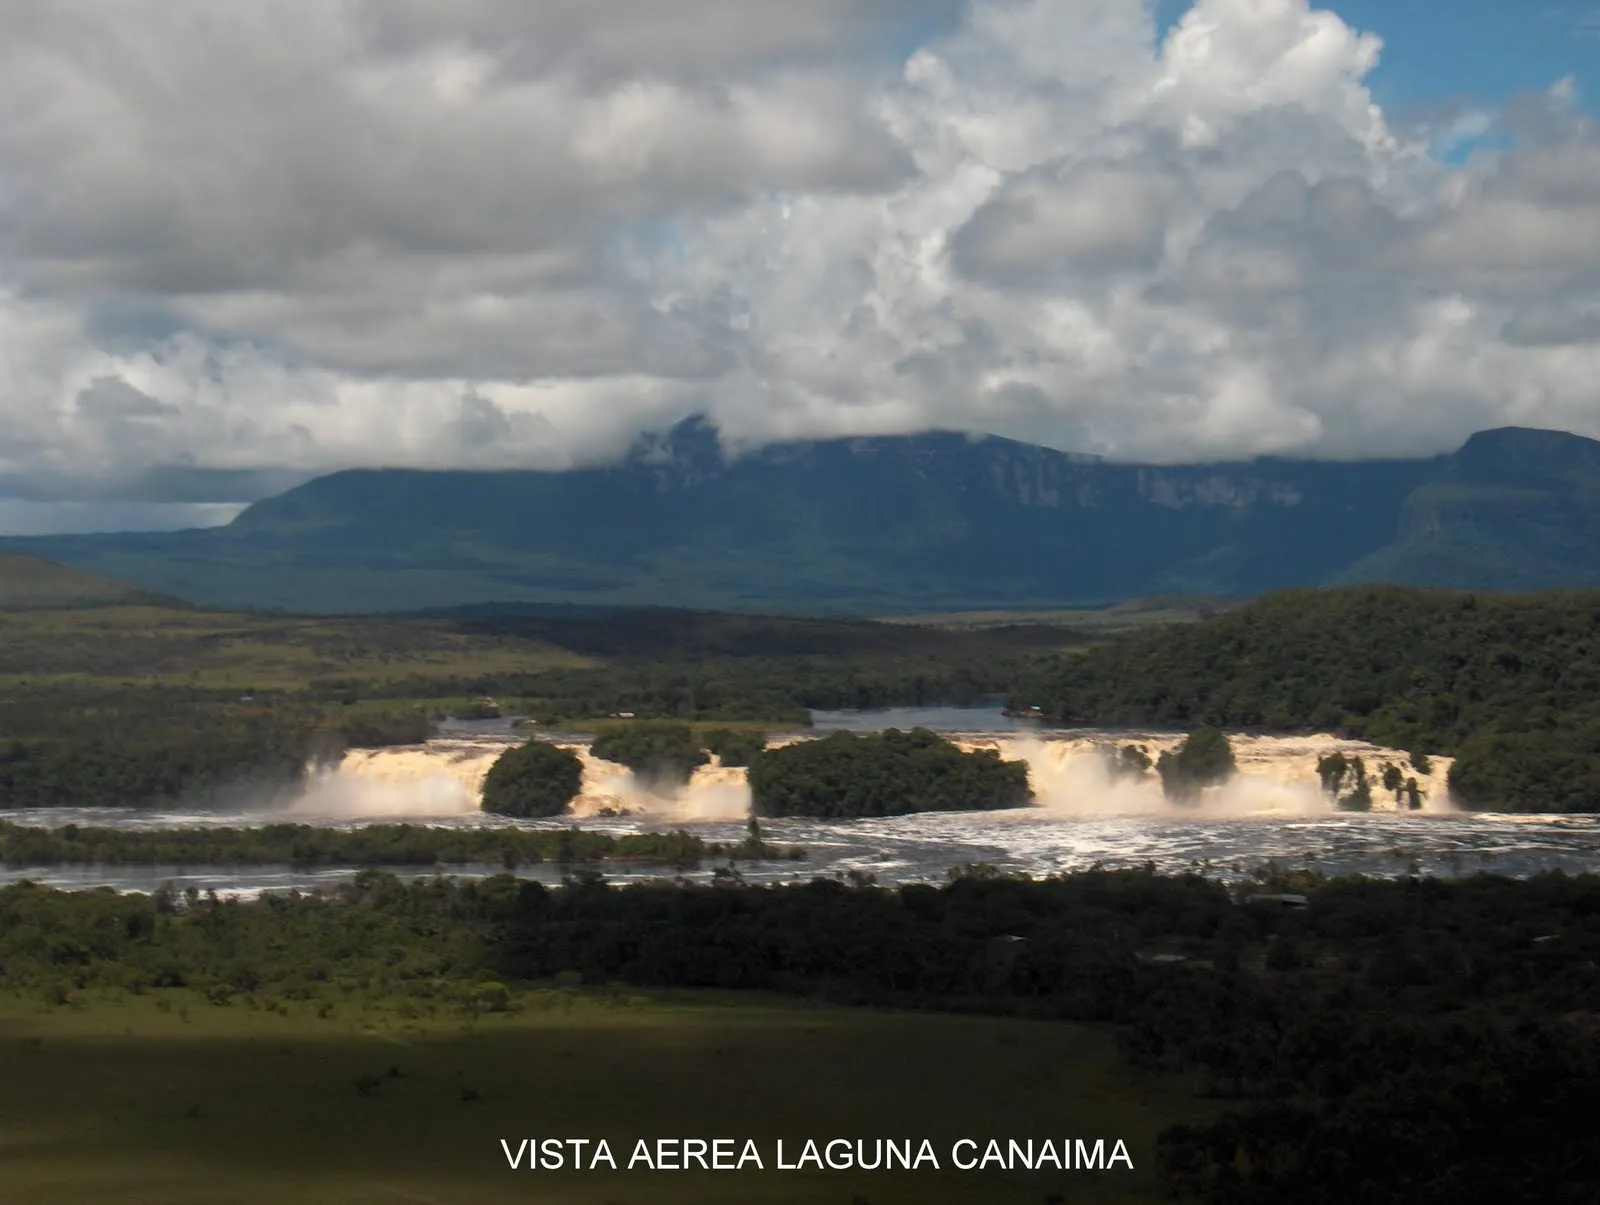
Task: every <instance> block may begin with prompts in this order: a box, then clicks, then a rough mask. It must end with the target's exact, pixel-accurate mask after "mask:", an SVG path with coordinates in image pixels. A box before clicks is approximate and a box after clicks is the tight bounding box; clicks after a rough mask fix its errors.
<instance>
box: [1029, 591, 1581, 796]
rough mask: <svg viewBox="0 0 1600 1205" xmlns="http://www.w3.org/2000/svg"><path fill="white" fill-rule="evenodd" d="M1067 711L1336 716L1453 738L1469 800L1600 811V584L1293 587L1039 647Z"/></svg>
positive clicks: (1454, 785) (1045, 695)
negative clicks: (1062, 650) (1213, 611)
mask: <svg viewBox="0 0 1600 1205" xmlns="http://www.w3.org/2000/svg"><path fill="white" fill-rule="evenodd" d="M1011 703H1012V705H1013V706H1015V707H1018V708H1028V707H1033V706H1037V707H1040V708H1041V709H1042V710H1043V712H1044V714H1045V715H1047V716H1048V717H1050V718H1052V719H1054V720H1056V721H1058V722H1063V723H1069V724H1071V723H1092V724H1097V725H1160V726H1173V727H1186V728H1193V727H1199V726H1213V727H1219V728H1234V729H1265V730H1270V731H1311V730H1314V731H1327V732H1334V733H1338V734H1340V735H1343V736H1348V737H1352V738H1359V739H1364V740H1369V741H1373V742H1375V743H1378V744H1383V745H1389V746H1392V747H1395V748H1399V749H1407V750H1416V751H1420V752H1422V753H1443V754H1453V755H1455V757H1456V762H1455V764H1454V766H1453V767H1452V771H1451V779H1450V785H1451V790H1452V791H1453V792H1454V794H1455V795H1456V797H1457V798H1458V799H1460V800H1462V801H1463V802H1465V803H1468V804H1470V805H1474V806H1479V807H1486V808H1505V809H1509V810H1514V811H1573V812H1576V811H1600V591H1592V590H1591V591H1554V592H1547V593H1542V594H1528V595H1517V596H1499V595H1491V594H1456V593H1449V592H1444V591H1428V590H1410V589H1402V588H1399V587H1386V586H1385V587H1366V588H1361V589H1353V590H1290V591H1284V592H1282V593H1278V594H1272V595H1268V596H1267V597H1265V598H1262V599H1259V600H1257V601H1256V602H1254V603H1251V604H1249V605H1247V606H1243V607H1240V608H1237V609H1235V610H1232V611H1229V612H1227V613H1225V614H1222V615H1219V616H1216V617H1214V618H1212V619H1208V620H1206V621H1205V622H1203V623H1200V624H1194V625H1185V626H1183V627H1172V628H1164V629H1161V630H1157V631H1151V632H1143V633H1137V634H1133V635H1127V636H1122V637H1119V638H1118V639H1116V640H1114V641H1112V642H1110V643H1108V644H1105V645H1102V646H1100V647H1098V648H1093V649H1090V650H1088V651H1086V652H1084V653H1082V654H1077V655H1073V656H1071V657H1059V658H1055V659H1052V660H1050V661H1047V662H1043V663H1041V664H1040V665H1039V666H1037V667H1036V668H1035V669H1034V670H1032V671H1031V672H1028V673H1025V674H1024V675H1023V676H1022V677H1021V678H1020V679H1019V681H1018V683H1017V684H1016V685H1015V686H1014V688H1013V690H1012V692H1011Z"/></svg>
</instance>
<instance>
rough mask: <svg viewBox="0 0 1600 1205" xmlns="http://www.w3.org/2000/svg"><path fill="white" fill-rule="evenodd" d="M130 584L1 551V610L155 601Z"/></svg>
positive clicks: (148, 593) (35, 558) (152, 597)
mask: <svg viewBox="0 0 1600 1205" xmlns="http://www.w3.org/2000/svg"><path fill="white" fill-rule="evenodd" d="M154 597H155V596H154V595H152V594H151V593H150V592H149V591H147V590H143V589H141V588H140V587H138V586H134V585H130V584H129V583H127V582H119V581H115V580H113V579H112V578H109V577H101V576H100V575H99V574H95V573H84V572H82V571H80V570H77V569H69V568H67V567H66V566H65V565H57V564H55V563H54V562H51V561H45V560H40V559H39V558H38V557H34V556H21V555H18V554H16V553H10V552H0V610H23V609H26V610H34V609H36V608H44V607H52V608H53V607H82V606H97V605H100V604H105V603H130V602H138V601H141V600H152V601H153V600H154Z"/></svg>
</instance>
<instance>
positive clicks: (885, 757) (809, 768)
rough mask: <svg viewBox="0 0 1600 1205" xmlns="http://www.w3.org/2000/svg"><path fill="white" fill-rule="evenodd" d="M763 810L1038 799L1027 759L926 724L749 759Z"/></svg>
mask: <svg viewBox="0 0 1600 1205" xmlns="http://www.w3.org/2000/svg"><path fill="white" fill-rule="evenodd" d="M750 793H751V799H752V807H753V809H754V811H755V812H756V813H757V814H758V815H762V816H898V815H902V814H904V813H907V812H959V811H978V810H981V809H987V808H1014V807H1023V806H1025V805H1026V804H1028V803H1029V802H1030V801H1031V800H1032V798H1033V792H1032V790H1031V789H1030V788H1029V786H1028V767H1027V765H1026V763H1024V762H1008V761H1002V760H1001V759H1000V754H999V753H998V752H996V751H995V750H993V749H980V750H978V751H976V752H972V753H965V752H963V751H962V750H960V749H958V748H956V746H955V745H953V744H951V743H950V742H949V741H947V740H945V739H944V738H943V737H941V736H939V735H938V734H937V733H934V732H930V731H928V730H927V729H926V728H914V729H912V730H911V731H910V732H900V731H898V730H896V729H893V728H891V729H889V730H888V731H887V732H883V733H875V734H872V735H868V736H857V735H855V734H854V733H850V732H836V733H834V734H832V735H831V736H827V737H824V738H823V739H821V740H816V741H800V742H798V743H796V744H793V745H785V746H783V747H781V748H777V749H768V750H766V751H765V752H764V753H762V754H761V755H760V756H759V757H757V758H756V759H755V760H754V761H753V762H752V763H751V765H750Z"/></svg>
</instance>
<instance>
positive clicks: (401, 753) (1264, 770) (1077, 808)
mask: <svg viewBox="0 0 1600 1205" xmlns="http://www.w3.org/2000/svg"><path fill="white" fill-rule="evenodd" d="M799 739H807V738H799ZM1230 739H1231V743H1232V746H1233V751H1234V757H1235V760H1236V762H1237V764H1238V773H1237V774H1236V775H1235V776H1234V778H1233V779H1232V780H1230V781H1229V782H1227V783H1224V784H1222V785H1220V786H1215V787H1208V788H1206V789H1205V791H1204V792H1202V794H1201V797H1200V799H1199V801H1198V802H1197V803H1196V804H1195V805H1192V806H1191V807H1188V808H1185V809H1184V811H1186V812H1192V811H1194V810H1199V811H1201V812H1204V813H1206V814H1215V815H1219V816H1249V815H1266V816H1270V815H1285V816H1288V815H1315V814H1325V813H1327V812H1329V811H1332V810H1333V809H1334V807H1335V804H1334V802H1333V801H1332V800H1331V799H1330V798H1329V797H1328V796H1327V795H1325V794H1324V793H1323V791H1322V787H1321V783H1320V782H1319V781H1318V778H1317V759H1318V758H1320V757H1323V756H1326V755H1328V754H1331V753H1334V752H1340V753H1343V754H1344V755H1345V757H1346V758H1355V757H1360V758H1361V759H1362V761H1363V762H1364V764H1365V765H1366V768H1367V774H1368V776H1369V778H1370V779H1371V780H1372V807H1373V810H1374V811H1393V810H1395V801H1394V797H1393V795H1392V794H1391V793H1390V792H1388V791H1385V790H1384V789H1383V786H1382V783H1381V776H1382V771H1383V767H1384V766H1385V765H1386V764H1392V765H1395V766H1397V767H1398V768H1399V769H1400V770H1401V772H1402V773H1403V774H1404V775H1405V776H1406V777H1408V778H1415V779H1416V780H1417V785H1418V788H1419V790H1420V792H1421V795H1422V801H1423V808H1424V810H1426V811H1432V812H1437V811H1447V810H1450V809H1451V804H1450V797H1449V787H1448V776H1449V772H1450V760H1451V759H1449V758H1445V757H1435V758H1433V759H1432V766H1431V767H1430V772H1429V773H1428V774H1426V775H1423V774H1419V773H1418V772H1417V771H1416V770H1415V769H1413V768H1412V767H1411V765H1410V762H1409V758H1408V755H1407V754H1406V753H1404V752H1402V751H1400V750H1397V749H1385V748H1383V747H1381V746H1377V745H1371V744H1367V743H1365V742H1362V741H1348V740H1340V739H1338V738H1335V737H1332V736H1292V737H1285V736H1234V737H1232V738H1230ZM1181 740H1182V737H1181V736H1174V735H1171V734H1159V735H1156V734H1139V733H1126V732H1122V733H1117V732H1101V733H1091V734H1074V735H1071V736H1049V735H1042V736H994V737H977V736H972V737H958V738H956V744H957V745H958V747H960V748H962V749H965V750H968V751H972V750H976V749H995V750H997V751H998V752H999V753H1000V755H1001V756H1002V757H1004V758H1007V759H1008V760H1020V761H1025V762H1027V763H1028V773H1029V778H1030V780H1031V782H1032V784H1033V790H1034V794H1035V796H1036V799H1037V803H1038V806H1040V807H1041V808H1044V809H1047V810H1049V811H1051V812H1053V813H1056V814H1059V815H1062V816H1074V815H1084V816H1113V815H1146V814H1148V815H1160V814H1171V813H1172V812H1173V811H1174V810H1175V808H1176V805H1174V804H1172V803H1170V802H1169V801H1168V800H1167V799H1166V798H1165V796H1164V795H1163V794H1162V791H1161V781H1160V779H1159V777H1157V775H1156V773H1155V771H1154V770H1151V771H1149V772H1147V773H1145V774H1144V775H1142V776H1139V777H1127V776H1120V775H1117V774H1114V773H1113V772H1112V765H1111V762H1110V759H1109V757H1108V756H1107V755H1108V753H1109V754H1114V753H1115V752H1116V750H1118V749H1120V748H1122V747H1123V746H1125V745H1130V744H1131V745H1137V746H1140V747H1142V748H1143V749H1144V750H1145V751H1146V753H1147V755H1148V756H1149V758H1150V759H1151V761H1152V762H1154V761H1155V759H1156V758H1157V757H1159V756H1160V755H1161V753H1162V752H1164V751H1167V750H1170V749H1174V748H1176V747H1177V745H1178V744H1179V743H1180V742H1181ZM517 743H519V742H518V741H517V740H516V739H515V738H504V737H469V738H461V737H451V738H439V739H435V740H430V741H428V742H427V743H426V744H423V745H409V746H403V747H399V748H390V749H352V750H350V751H349V752H347V753H346V754H345V755H344V757H343V759H342V760H341V761H340V762H339V764H338V765H336V766H332V767H320V768H316V769H314V770H313V771H312V772H311V773H310V774H309V775H308V779H307V783H306V787H305V789H304V791H303V792H302V794H301V795H300V797H299V798H298V799H296V801H295V802H294V803H293V804H292V805H291V807H290V813H291V815H299V816H306V817H313V816H315V817H321V818H341V817H347V818H351V819H380V818H395V819H400V818H414V819H427V818H430V817H433V818H448V817H461V816H470V815H474V814H477V813H478V812H479V805H480V799H481V797H482V794H483V779H484V776H485V775H486V774H488V772H489V767H490V766H492V765H494V762H495V760H496V759H497V758H498V757H499V756H500V755H501V754H502V753H504V752H505V751H506V750H507V749H508V748H511V747H513V746H514V745H515V744H517ZM563 744H564V747H566V748H570V749H572V750H573V751H574V752H575V753H576V754H577V755H578V757H579V759H580V760H581V761H582V763H583V781H582V785H581V786H580V788H579V793H578V797H577V798H576V799H574V800H573V803H572V809H571V814H572V815H573V816H574V817H576V818H583V817H593V816H603V815H615V814H634V815H645V816H649V817H652V818H659V819H660V820H662V821H666V822H672V821H683V822H691V821H705V820H740V819H743V818H744V817H745V816H746V815H747V814H748V813H749V810H750V788H749V784H748V782H747V781H746V776H745V771H744V770H743V769H742V768H739V767H728V766H723V765H721V764H720V763H719V762H718V761H717V759H716V758H713V759H712V761H711V764H710V765H706V766H701V767H700V768H699V769H697V770H696V771H695V772H694V774H693V776H692V777H691V778H690V780H689V781H688V782H687V783H685V784H682V785H671V784H652V783H649V782H644V781H641V780H640V779H639V778H638V776H636V775H635V774H634V773H633V772H632V771H631V770H629V769H628V768H627V767H625V766H620V765H617V764H616V763H614V762H608V761H602V760H600V759H599V758H597V757H595V756H594V755H593V754H591V753H590V752H589V746H588V744H587V743H579V742H571V743H567V742H563ZM1401 807H1402V808H1403V807H1404V804H1403V803H1402V805H1401Z"/></svg>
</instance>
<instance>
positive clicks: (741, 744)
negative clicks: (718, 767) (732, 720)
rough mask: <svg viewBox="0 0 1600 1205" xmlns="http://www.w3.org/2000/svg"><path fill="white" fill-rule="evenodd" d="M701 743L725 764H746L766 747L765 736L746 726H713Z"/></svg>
mask: <svg viewBox="0 0 1600 1205" xmlns="http://www.w3.org/2000/svg"><path fill="white" fill-rule="evenodd" d="M702 743H703V744H704V745H705V747H706V751H707V752H709V753H715V754H716V755H717V759H718V760H719V761H720V762H721V763H722V764H723V765H725V766H748V765H749V764H750V763H751V762H752V761H753V760H755V758H756V757H757V756H758V755H759V754H760V753H761V751H762V750H763V749H765V748H766V747H767V736H766V733H764V732H757V731H754V730H752V729H748V728H713V729H712V730H711V731H710V732H708V733H706V734H705V736H704V738H703V739H702Z"/></svg>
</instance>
